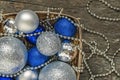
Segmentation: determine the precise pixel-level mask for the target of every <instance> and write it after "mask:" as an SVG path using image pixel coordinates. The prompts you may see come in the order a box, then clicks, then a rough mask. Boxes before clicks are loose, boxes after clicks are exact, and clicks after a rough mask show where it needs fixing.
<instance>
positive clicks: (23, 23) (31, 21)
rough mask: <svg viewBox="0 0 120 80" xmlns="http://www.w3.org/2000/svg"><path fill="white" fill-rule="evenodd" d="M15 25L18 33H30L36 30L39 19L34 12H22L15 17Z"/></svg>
mask: <svg viewBox="0 0 120 80" xmlns="http://www.w3.org/2000/svg"><path fill="white" fill-rule="evenodd" d="M15 25H16V27H17V28H18V30H19V31H21V32H24V33H30V32H33V31H34V30H35V29H37V27H38V25H39V18H38V16H37V14H36V13H35V12H33V11H31V10H23V11H20V12H19V13H18V14H17V16H16V17H15Z"/></svg>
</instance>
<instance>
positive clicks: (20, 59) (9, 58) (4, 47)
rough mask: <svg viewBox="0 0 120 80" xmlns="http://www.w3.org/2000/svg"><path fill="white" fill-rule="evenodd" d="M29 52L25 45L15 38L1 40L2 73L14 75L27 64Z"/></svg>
mask: <svg viewBox="0 0 120 80" xmlns="http://www.w3.org/2000/svg"><path fill="white" fill-rule="evenodd" d="M26 60H27V50H26V47H25V45H24V44H23V43H22V42H21V41H20V40H19V39H17V38H14V37H10V36H9V37H1V38H0V73H1V74H14V73H17V72H18V71H20V70H21V69H22V68H23V67H24V66H25V64H26Z"/></svg>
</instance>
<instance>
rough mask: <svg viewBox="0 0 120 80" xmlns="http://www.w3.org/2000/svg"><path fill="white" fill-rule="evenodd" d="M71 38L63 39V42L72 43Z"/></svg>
mask: <svg viewBox="0 0 120 80" xmlns="http://www.w3.org/2000/svg"><path fill="white" fill-rule="evenodd" d="M70 42H71V40H68V39H62V43H70Z"/></svg>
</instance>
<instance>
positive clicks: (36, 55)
mask: <svg viewBox="0 0 120 80" xmlns="http://www.w3.org/2000/svg"><path fill="white" fill-rule="evenodd" d="M48 59H49V57H48V56H44V55H42V54H41V53H40V52H39V51H38V49H37V48H36V47H33V48H31V49H30V50H29V51H28V64H29V65H30V66H32V67H35V66H39V65H41V64H43V63H45V62H46V61H47V60H48Z"/></svg>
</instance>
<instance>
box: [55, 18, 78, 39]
mask: <svg viewBox="0 0 120 80" xmlns="http://www.w3.org/2000/svg"><path fill="white" fill-rule="evenodd" d="M54 29H55V32H56V33H58V34H60V35H63V36H68V37H72V36H74V35H75V33H76V31H77V28H76V26H75V25H74V24H73V23H71V21H70V20H68V19H67V18H59V19H58V20H57V21H56V22H55V24H54Z"/></svg>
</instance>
